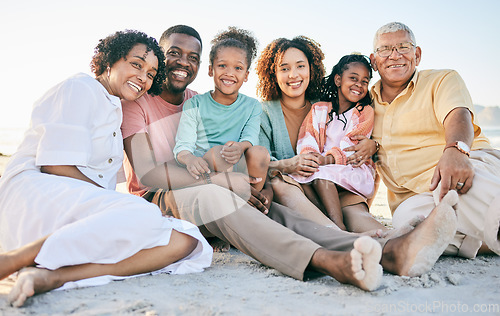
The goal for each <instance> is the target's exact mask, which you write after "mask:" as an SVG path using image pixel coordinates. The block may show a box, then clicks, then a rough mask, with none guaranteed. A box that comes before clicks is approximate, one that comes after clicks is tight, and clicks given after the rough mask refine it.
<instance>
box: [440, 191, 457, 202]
mask: <svg viewBox="0 0 500 316" xmlns="http://www.w3.org/2000/svg"><path fill="white" fill-rule="evenodd" d="M441 202H444V203H446V204H448V205H450V206H455V205H457V203H458V193H457V191H455V190H450V191H448V193H446V195H445V196H444V198H443V200H442V201H441Z"/></svg>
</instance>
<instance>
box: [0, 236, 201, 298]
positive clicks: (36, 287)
mask: <svg viewBox="0 0 500 316" xmlns="http://www.w3.org/2000/svg"><path fill="white" fill-rule="evenodd" d="M197 244H198V241H197V240H196V239H195V238H193V237H191V236H188V235H185V234H183V233H179V232H177V231H175V230H173V231H172V235H171V237H170V242H169V243H168V245H165V246H159V247H155V248H151V249H144V250H141V251H139V252H138V253H136V254H135V255H133V256H131V257H129V258H127V259H125V260H122V261H120V262H118V263H115V264H96V263H88V264H81V265H76V266H68V267H62V268H59V269H56V270H47V269H41V268H34V267H31V268H24V269H22V270H21V271H20V272H19V276H18V279H17V281H16V283H15V284H14V287H13V288H12V290H11V292H10V293H9V298H8V299H9V302H10V304H11V305H12V306H15V307H20V306H22V305H23V304H24V302H25V301H26V299H27V298H29V297H31V296H33V295H35V294H39V293H44V292H47V291H50V290H53V289H55V288H58V287H60V286H62V285H63V284H64V283H66V282H70V281H77V280H82V279H87V278H92V277H97V276H102V275H116V276H130V275H135V274H140V273H146V272H151V271H155V270H159V269H161V268H163V267H166V266H167V265H169V264H171V263H174V262H176V261H178V260H180V259H182V258H184V257H186V256H187V255H189V254H190V253H191V252H193V250H194V249H195V248H196V246H197Z"/></svg>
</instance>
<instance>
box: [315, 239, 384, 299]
mask: <svg viewBox="0 0 500 316" xmlns="http://www.w3.org/2000/svg"><path fill="white" fill-rule="evenodd" d="M381 253H382V250H381V247H380V244H379V243H378V242H376V241H375V240H373V239H371V238H370V237H366V236H364V237H360V238H358V239H356V241H355V242H354V249H353V250H351V252H339V251H331V250H326V249H324V248H320V249H318V250H317V251H316V252H315V253H314V254H313V257H312V258H311V262H310V267H311V268H313V269H315V270H317V271H319V272H322V273H325V274H327V275H330V276H332V277H333V278H335V279H336V280H337V281H339V282H341V283H349V284H353V285H355V286H357V287H359V288H361V289H363V290H365V291H373V290H375V289H377V288H378V287H379V285H380V281H381V279H382V267H381V266H380V264H379V261H380V258H381Z"/></svg>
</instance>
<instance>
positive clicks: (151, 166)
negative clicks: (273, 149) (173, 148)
mask: <svg viewBox="0 0 500 316" xmlns="http://www.w3.org/2000/svg"><path fill="white" fill-rule="evenodd" d="M123 143H124V148H125V153H126V155H127V157H128V159H129V161H130V163H131V165H132V168H133V169H134V172H135V173H136V175H137V177H138V178H139V180H140V181H141V183H142V184H144V185H146V186H148V187H154V188H163V189H165V190H175V189H182V188H186V187H190V186H196V185H202V184H205V181H204V179H203V177H199V179H195V178H194V177H193V176H192V175H191V174H190V173H189V172H188V171H187V170H186V168H184V167H182V166H179V165H178V164H177V163H176V162H175V161H170V162H167V163H162V164H158V165H157V163H156V161H155V158H154V153H153V149H152V146H151V141H150V140H149V136H148V135H147V134H146V133H138V134H134V135H132V136H129V137H127V138H125V139H124V141H123ZM210 178H211V180H212V183H214V184H217V185H219V186H222V187H225V188H227V189H231V190H232V191H233V192H234V193H236V194H237V195H238V196H240V197H241V198H243V199H244V200H249V199H252V198H251V194H250V187H251V186H250V185H249V184H252V183H254V182H255V183H257V182H259V181H257V179H254V178H251V177H248V176H247V175H245V174H242V173H238V172H231V173H227V174H226V173H217V172H212V173H210ZM255 195H256V196H259V195H258V194H257V193H256V194H255ZM258 199H259V200H261V199H262V197H260V198H258ZM254 203H255V204H259V203H258V202H257V201H254Z"/></svg>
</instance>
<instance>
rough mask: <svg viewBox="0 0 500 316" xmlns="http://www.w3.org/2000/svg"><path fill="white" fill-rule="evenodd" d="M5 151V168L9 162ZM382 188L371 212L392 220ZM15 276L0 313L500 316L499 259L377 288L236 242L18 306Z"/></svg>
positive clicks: (443, 265) (5, 286)
mask: <svg viewBox="0 0 500 316" xmlns="http://www.w3.org/2000/svg"><path fill="white" fill-rule="evenodd" d="M7 159H8V158H7V157H5V156H0V174H1V173H2V171H3V167H4V165H5V163H6V161H7ZM385 191H386V189H385V187H383V186H381V188H380V190H379V192H378V194H377V197H376V200H375V202H374V205H373V207H372V212H373V213H374V214H376V216H377V217H378V219H379V220H381V221H382V222H383V223H385V224H387V225H390V223H391V220H390V213H389V210H388V207H387V203H386V202H385ZM12 283H13V281H12V280H11V279H7V280H3V281H1V282H0V315H29V314H36V315H68V314H70V315H115V314H119V315H150V316H152V315H339V314H342V315H360V314H371V315H387V314H422V313H423V314H429V313H437V314H442V313H460V314H471V313H474V312H477V313H481V314H484V315H495V314H496V315H500V257H498V256H480V257H477V258H476V259H473V260H466V259H459V258H451V257H442V258H441V259H440V260H439V261H438V262H437V264H436V265H435V266H434V268H433V269H432V270H431V271H430V272H429V273H427V274H425V275H423V276H421V277H415V278H409V277H399V276H394V275H391V274H387V273H384V277H383V279H382V285H381V287H380V288H379V289H378V290H376V291H374V292H371V293H367V292H364V291H362V290H360V289H358V288H356V287H354V286H350V285H344V284H340V283H339V282H337V281H335V280H334V279H332V278H330V277H326V276H325V277H320V278H317V279H313V280H309V281H307V282H302V281H297V280H295V279H292V278H290V277H287V276H285V275H283V274H281V273H280V272H278V271H276V270H274V269H271V268H268V267H266V266H263V265H262V264H260V263H259V262H257V261H255V260H253V259H252V258H250V257H248V256H247V255H245V254H243V253H241V252H239V251H238V250H236V249H234V248H231V250H230V251H229V252H226V253H215V254H214V260H213V265H212V266H211V267H210V268H208V269H206V271H205V272H203V273H196V274H189V275H167V274H162V275H155V276H151V275H147V276H141V277H136V278H131V279H127V280H123V281H114V282H111V283H109V284H107V285H103V286H98V287H91V288H79V289H72V290H63V291H52V292H49V293H46V294H42V295H37V296H35V297H34V298H32V299H30V300H29V301H28V302H27V304H26V306H25V307H23V308H20V309H16V308H12V307H10V306H9V305H8V304H7V293H8V292H9V290H10V287H11V286H12Z"/></svg>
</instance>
